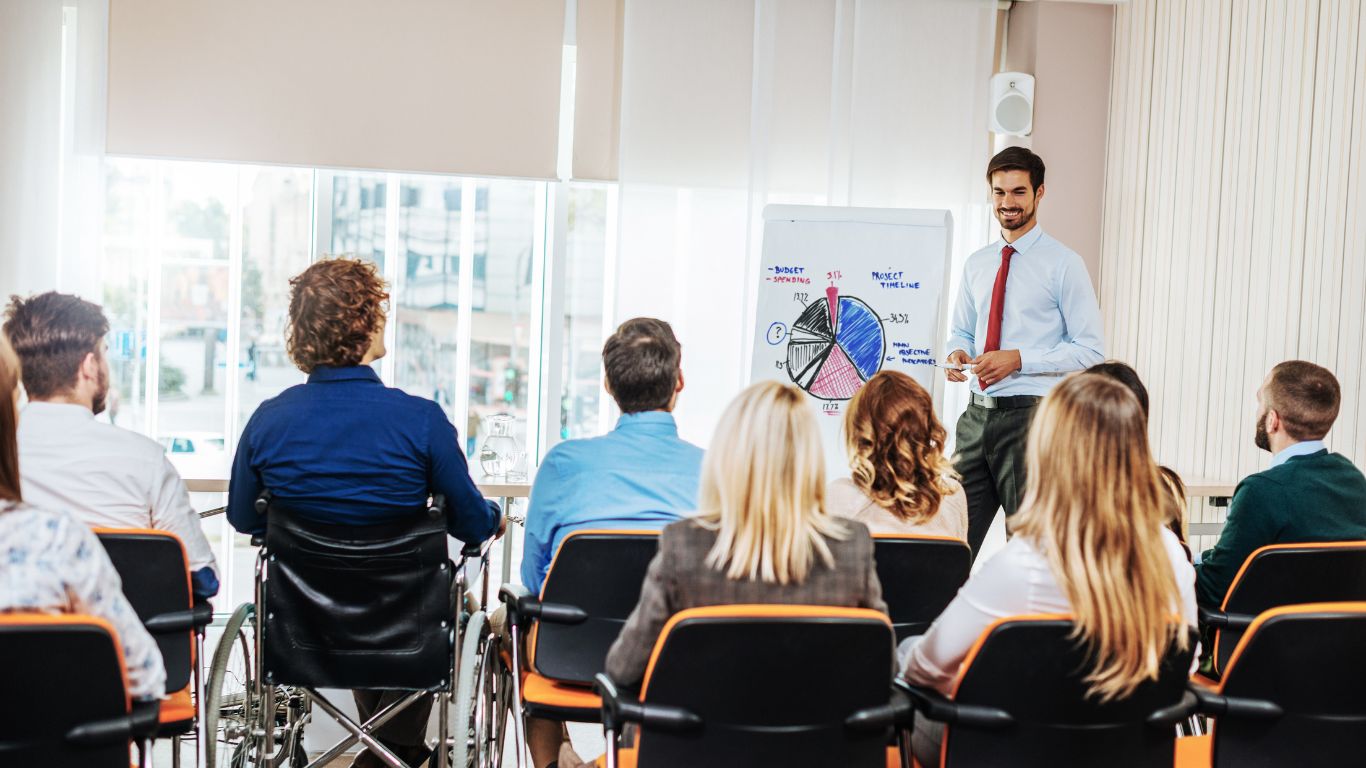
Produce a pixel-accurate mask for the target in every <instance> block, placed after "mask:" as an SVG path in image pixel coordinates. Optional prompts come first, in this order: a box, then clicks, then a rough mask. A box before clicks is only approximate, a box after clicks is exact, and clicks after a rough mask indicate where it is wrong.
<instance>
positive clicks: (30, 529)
mask: <svg viewBox="0 0 1366 768" xmlns="http://www.w3.org/2000/svg"><path fill="white" fill-rule="evenodd" d="M18 399H19V361H18V359H17V358H16V357H15V355H14V350H13V349H11V348H10V345H9V342H8V341H6V340H5V339H3V338H0V613H7V612H12V611H28V612H42V613H83V614H88V615H90V616H95V617H98V618H101V619H104V620H106V621H108V622H109V623H110V624H111V625H113V627H114V629H115V631H117V632H118V640H119V642H120V643H122V645H123V661H124V665H125V667H126V668H127V671H128V689H129V693H130V695H132V697H133V698H135V699H143V700H147V699H159V698H161V697H162V695H163V694H164V693H165V691H166V670H165V669H164V668H163V667H162V663H161V652H160V651H158V650H157V645H156V642H155V641H154V640H152V636H151V635H149V634H148V633H147V630H146V629H145V628H143V626H142V622H141V621H139V620H138V617H137V614H136V613H134V612H133V607H132V606H131V605H129V604H128V599H127V598H125V597H124V596H123V588H122V585H121V584H120V583H119V576H118V574H117V573H116V572H115V571H114V566H113V564H111V563H110V562H109V556H108V555H106V554H105V552H104V548H103V547H101V546H100V543H99V541H97V540H96V539H95V534H93V533H91V532H90V529H89V528H87V527H86V526H85V525H83V524H82V523H81V522H80V521H78V520H76V519H74V518H73V517H71V516H70V515H67V514H66V513H64V512H61V511H48V510H44V509H38V508H37V507H34V506H30V505H28V504H26V503H24V501H23V497H22V494H21V493H20V481H19V478H20V474H19V467H20V463H19V451H18V447H17V443H16V440H15V424H16V419H17V418H18ZM69 661H70V662H71V663H79V662H80V660H79V659H70V660H69ZM5 663H7V664H15V663H23V662H22V660H15V659H7V660H6V661H5ZM6 694H7V695H13V696H22V695H23V694H22V692H20V691H6ZM0 762H3V761H0Z"/></svg>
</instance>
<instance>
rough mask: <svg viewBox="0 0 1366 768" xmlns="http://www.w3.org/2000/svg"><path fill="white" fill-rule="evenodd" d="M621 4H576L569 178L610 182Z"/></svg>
mask: <svg viewBox="0 0 1366 768" xmlns="http://www.w3.org/2000/svg"><path fill="white" fill-rule="evenodd" d="M625 5H626V0H579V3H578V6H579V8H578V17H577V24H576V33H577V46H578V51H577V57H578V64H577V69H576V70H575V73H574V168H573V173H574V178H576V179H591V180H598V181H614V180H616V178H617V143H618V140H619V137H620V135H621V132H620V130H619V126H620V125H621V48H622V17H623V16H624V13H625Z"/></svg>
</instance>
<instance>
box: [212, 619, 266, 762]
mask: <svg viewBox="0 0 1366 768" xmlns="http://www.w3.org/2000/svg"><path fill="white" fill-rule="evenodd" d="M255 628H256V607H255V606H254V605H252V604H250V603H244V604H242V605H240V606H238V607H237V610H236V611H234V612H233V614H232V618H231V619H229V620H228V624H227V626H226V627H225V628H224V630H223V637H222V638H220V639H219V641H218V647H217V648H216V649H215V650H214V653H213V662H212V664H211V665H210V667H209V679H208V684H207V685H206V686H205V688H206V690H205V694H204V732H205V733H206V734H207V735H208V736H207V738H208V739H209V743H208V748H207V749H206V750H205V753H206V754H207V756H208V760H207V768H246V766H247V765H249V764H255V762H256V760H257V757H258V755H259V753H260V746H259V745H258V744H256V743H255V742H254V740H253V737H252V736H251V733H252V731H253V730H254V729H255V728H256V727H257V726H258V723H257V720H258V719H259V717H260V702H259V701H257V700H256V691H255V686H254V677H253V675H254V673H255V669H254V667H253V666H252V657H251V649H252V647H253V642H254V632H255Z"/></svg>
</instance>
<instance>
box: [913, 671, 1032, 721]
mask: <svg viewBox="0 0 1366 768" xmlns="http://www.w3.org/2000/svg"><path fill="white" fill-rule="evenodd" d="M896 687H897V688H899V689H901V690H902V691H905V692H906V695H908V696H910V698H911V703H912V704H913V705H914V707H915V710H916V711H917V712H919V713H920V714H922V715H924V716H925V717H928V718H929V719H931V720H935V721H937V722H941V723H956V724H958V725H970V726H973V727H975V728H986V729H989V730H995V729H999V728H1005V727H1007V726H1010V725H1014V724H1015V718H1014V717H1011V715H1010V713H1009V712H1007V711H1005V710H1004V709H997V708H996V707H983V706H980V705H977V704H960V703H958V702H956V701H954V700H953V699H950V698H948V697H946V696H944V695H943V694H942V693H940V692H939V691H936V690H934V689H933V688H926V687H924V686H919V685H912V684H910V683H909V682H906V680H904V679H900V680H897V681H896Z"/></svg>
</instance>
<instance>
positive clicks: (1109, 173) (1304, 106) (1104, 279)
mask: <svg viewBox="0 0 1366 768" xmlns="http://www.w3.org/2000/svg"><path fill="white" fill-rule="evenodd" d="M1363 16H1366V14H1364V13H1363V10H1362V6H1361V4H1359V3H1356V2H1336V1H1335V0H1322V1H1320V0H1265V1H1263V2H1252V1H1251V0H1187V1H1185V2H1174V1H1172V0H1133V2H1130V3H1128V4H1127V5H1122V6H1120V7H1119V8H1118V9H1117V13H1116V23H1115V47H1114V81H1113V87H1112V89H1111V111H1110V129H1109V142H1108V158H1107V169H1106V190H1105V216H1104V235H1103V237H1104V240H1103V248H1102V264H1101V305H1102V310H1103V313H1104V316H1105V323H1106V336H1107V338H1108V339H1109V343H1110V349H1111V354H1112V356H1114V357H1116V358H1119V359H1122V360H1127V361H1129V362H1131V363H1133V364H1134V365H1135V367H1136V368H1137V369H1138V371H1139V373H1140V374H1141V375H1142V376H1143V378H1144V379H1145V381H1146V382H1147V383H1148V387H1149V389H1150V392H1151V396H1152V400H1153V412H1152V424H1151V434H1152V438H1153V445H1154V448H1155V450H1156V453H1157V457H1158V459H1159V460H1160V461H1162V462H1164V463H1167V464H1169V465H1171V466H1173V467H1175V468H1177V469H1178V470H1180V471H1182V472H1183V473H1185V474H1187V475H1190V476H1198V477H1205V478H1209V479H1216V480H1235V479H1237V478H1240V477H1242V476H1244V475H1246V474H1248V473H1250V472H1255V471H1258V470H1259V469H1262V468H1265V467H1266V466H1267V465H1268V460H1269V456H1268V455H1267V454H1265V453H1263V452H1261V451H1258V450H1257V449H1256V448H1255V447H1254V445H1253V443H1252V438H1253V426H1254V417H1255V415H1256V413H1255V411H1256V403H1255V392H1256V390H1257V388H1258V386H1259V385H1260V384H1261V382H1262V380H1263V377H1264V376H1265V375H1266V373H1267V372H1268V371H1269V370H1270V369H1271V367H1272V366H1273V365H1275V364H1276V363H1278V362H1280V361H1283V360H1289V359H1305V360H1310V361H1312V362H1315V363H1318V364H1320V365H1323V366H1326V367H1327V368H1329V369H1330V370H1332V371H1333V372H1334V373H1335V374H1336V375H1337V377H1338V379H1339V381H1341V383H1342V389H1343V403H1342V412H1341V415H1340V416H1339V417H1338V421H1337V425H1336V426H1335V427H1334V429H1333V431H1332V432H1331V433H1330V435H1329V445H1330V447H1331V448H1332V449H1333V450H1336V451H1339V452H1341V453H1343V454H1345V455H1347V456H1348V457H1349V458H1352V459H1353V460H1355V461H1357V462H1358V463H1360V462H1361V461H1363V460H1366V410H1363V405H1362V400H1363V398H1364V397H1366V388H1364V387H1363V376H1362V359H1363V351H1364V350H1363V333H1362V331H1363V318H1364V317H1366V312H1364V311H1363V307H1364V306H1366V259H1364V258H1363V257H1362V255H1361V250H1362V245H1361V244H1362V242H1363V238H1366V226H1363V224H1362V217H1361V215H1360V211H1361V210H1362V206H1363V201H1362V200H1361V192H1360V184H1359V182H1358V180H1359V179H1360V178H1361V177H1362V171H1363V168H1362V147H1363V146H1366V18H1363ZM1197 514H1208V511H1207V510H1206V511H1203V512H1197ZM1207 521H1210V522H1212V520H1207ZM1195 522H1201V520H1200V519H1199V518H1197V519H1196V520H1195Z"/></svg>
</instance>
